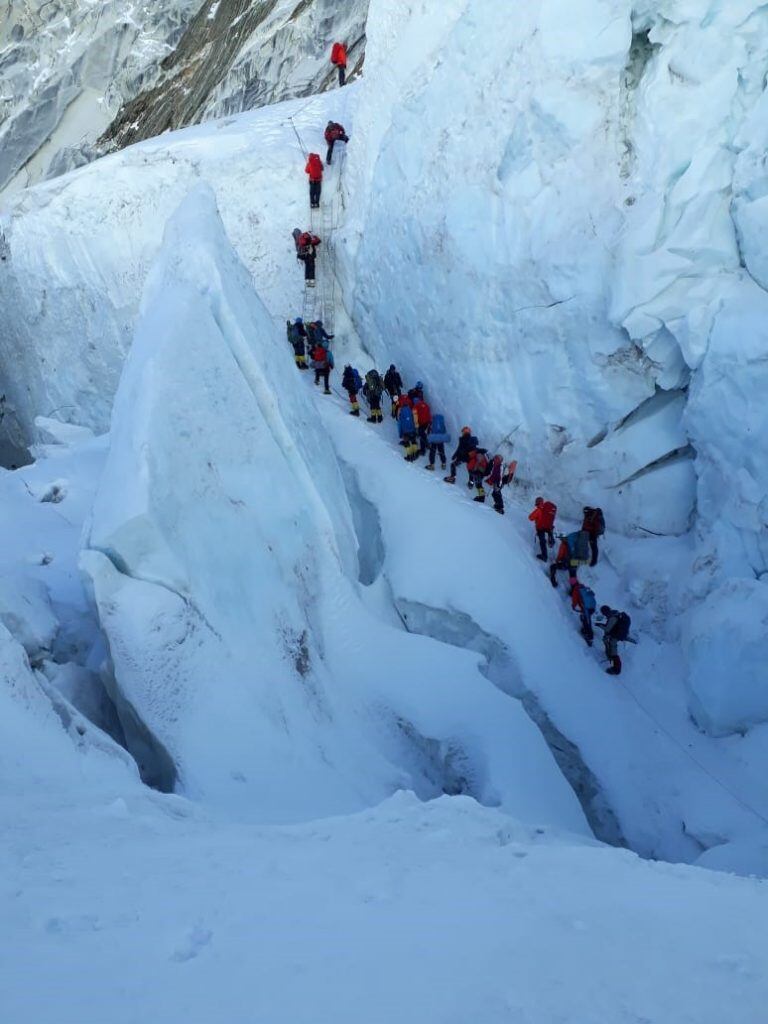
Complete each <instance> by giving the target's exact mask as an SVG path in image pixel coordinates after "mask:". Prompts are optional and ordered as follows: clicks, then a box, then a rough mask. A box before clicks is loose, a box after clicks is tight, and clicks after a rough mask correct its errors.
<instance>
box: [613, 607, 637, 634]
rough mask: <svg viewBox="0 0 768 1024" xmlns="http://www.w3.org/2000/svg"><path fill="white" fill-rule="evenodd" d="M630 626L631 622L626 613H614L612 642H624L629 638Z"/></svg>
mask: <svg viewBox="0 0 768 1024" xmlns="http://www.w3.org/2000/svg"><path fill="white" fill-rule="evenodd" d="M631 625H632V620H631V619H630V617H629V616H628V615H627V613H626V612H617V613H616V625H615V626H614V627H613V629H612V630H611V639H613V640H626V639H627V637H628V636H629V627H630V626H631Z"/></svg>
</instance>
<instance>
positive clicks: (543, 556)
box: [536, 553, 547, 562]
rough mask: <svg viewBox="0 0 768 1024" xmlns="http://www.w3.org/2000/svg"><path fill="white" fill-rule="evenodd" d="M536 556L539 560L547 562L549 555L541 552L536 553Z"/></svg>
mask: <svg viewBox="0 0 768 1024" xmlns="http://www.w3.org/2000/svg"><path fill="white" fill-rule="evenodd" d="M536 557H537V558H538V560H539V561H540V562H546V560H547V556H546V555H542V554H541V553H539V554H538V555H536Z"/></svg>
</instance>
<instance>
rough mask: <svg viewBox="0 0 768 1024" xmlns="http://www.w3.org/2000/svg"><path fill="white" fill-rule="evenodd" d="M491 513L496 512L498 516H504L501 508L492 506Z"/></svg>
mask: <svg viewBox="0 0 768 1024" xmlns="http://www.w3.org/2000/svg"><path fill="white" fill-rule="evenodd" d="M493 511H494V512H498V513H499V515H500V516H503V515H504V509H503V508H496V506H495V505H494V506H493Z"/></svg>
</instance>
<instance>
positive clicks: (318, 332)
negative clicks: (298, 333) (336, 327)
mask: <svg viewBox="0 0 768 1024" xmlns="http://www.w3.org/2000/svg"><path fill="white" fill-rule="evenodd" d="M312 331H313V336H314V339H315V341H318V342H320V344H321V345H323V344H325V342H326V341H333V339H334V338H335V337H336V335H335V334H329V333H328V331H326V329H325V328H324V327H323V321H322V320H315V322H314V323H313V324H312ZM326 348H327V346H326Z"/></svg>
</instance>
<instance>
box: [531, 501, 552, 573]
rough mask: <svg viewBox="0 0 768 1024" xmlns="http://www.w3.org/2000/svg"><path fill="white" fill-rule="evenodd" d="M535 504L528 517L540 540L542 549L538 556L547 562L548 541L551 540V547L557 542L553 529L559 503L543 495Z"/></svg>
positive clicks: (540, 559)
mask: <svg viewBox="0 0 768 1024" xmlns="http://www.w3.org/2000/svg"><path fill="white" fill-rule="evenodd" d="M533 504H534V509H533V512H531V514H530V515H529V516H528V518H529V519H530V521H531V522H532V523H533V525H534V528H535V530H536V539H537V540H538V542H539V549H540V550H539V554H538V555H536V557H537V558H538V559H539V561H541V562H546V560H547V541H549V546H550V547H554V544H555V535H554V533H553V532H552V531H553V530H554V527H555V516H556V515H557V505H555V503H554V502H553V501H544V499H543V498H541V497H539V498H537V499H536V501H535V502H534V503H533Z"/></svg>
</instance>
